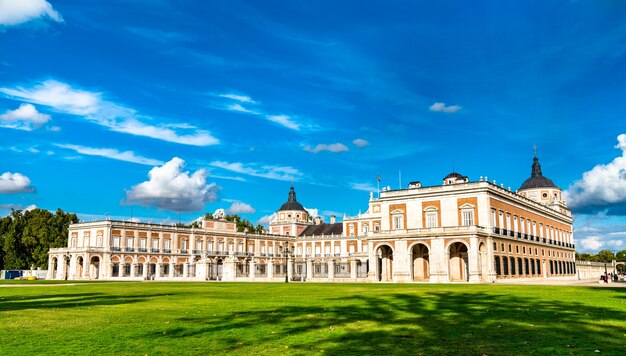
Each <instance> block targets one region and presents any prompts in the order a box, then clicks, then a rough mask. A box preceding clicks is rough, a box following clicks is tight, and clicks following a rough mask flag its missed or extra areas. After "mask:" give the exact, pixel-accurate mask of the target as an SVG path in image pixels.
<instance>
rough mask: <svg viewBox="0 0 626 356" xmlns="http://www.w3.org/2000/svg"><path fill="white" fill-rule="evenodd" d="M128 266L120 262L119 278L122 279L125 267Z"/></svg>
mask: <svg viewBox="0 0 626 356" xmlns="http://www.w3.org/2000/svg"><path fill="white" fill-rule="evenodd" d="M125 265H126V263H124V262H120V264H119V266H120V267H119V276H120V277H122V276H123V275H124V266H125Z"/></svg>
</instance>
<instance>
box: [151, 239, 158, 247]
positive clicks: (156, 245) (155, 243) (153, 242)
mask: <svg viewBox="0 0 626 356" xmlns="http://www.w3.org/2000/svg"><path fill="white" fill-rule="evenodd" d="M152 248H154V249H157V248H159V239H152Z"/></svg>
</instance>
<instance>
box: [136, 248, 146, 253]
mask: <svg viewBox="0 0 626 356" xmlns="http://www.w3.org/2000/svg"><path fill="white" fill-rule="evenodd" d="M137 251H138V252H148V249H147V248H145V247H140V248H138V249H137Z"/></svg>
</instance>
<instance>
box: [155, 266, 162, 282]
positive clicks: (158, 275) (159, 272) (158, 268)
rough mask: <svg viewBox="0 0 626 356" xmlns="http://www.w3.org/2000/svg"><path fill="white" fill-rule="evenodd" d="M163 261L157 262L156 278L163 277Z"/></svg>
mask: <svg viewBox="0 0 626 356" xmlns="http://www.w3.org/2000/svg"><path fill="white" fill-rule="evenodd" d="M161 265H162V264H161V262H157V263H156V268H155V269H156V271H154V279H157V278H159V277H161Z"/></svg>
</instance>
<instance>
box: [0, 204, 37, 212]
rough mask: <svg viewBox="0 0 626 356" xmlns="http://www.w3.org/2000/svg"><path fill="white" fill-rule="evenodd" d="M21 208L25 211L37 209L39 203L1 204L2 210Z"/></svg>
mask: <svg viewBox="0 0 626 356" xmlns="http://www.w3.org/2000/svg"><path fill="white" fill-rule="evenodd" d="M11 209H13V210H21V211H23V212H26V211H31V210H35V209H37V205H35V204H31V205H28V206H27V207H23V205H21V204H0V210H11Z"/></svg>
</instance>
